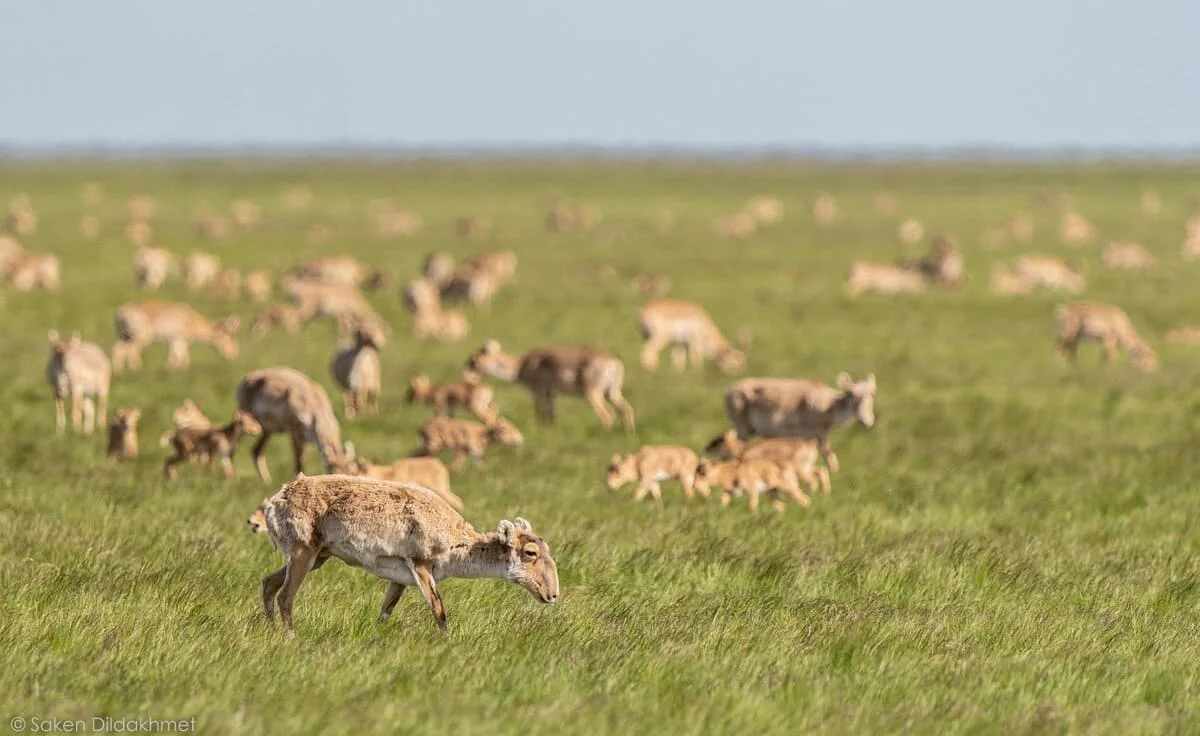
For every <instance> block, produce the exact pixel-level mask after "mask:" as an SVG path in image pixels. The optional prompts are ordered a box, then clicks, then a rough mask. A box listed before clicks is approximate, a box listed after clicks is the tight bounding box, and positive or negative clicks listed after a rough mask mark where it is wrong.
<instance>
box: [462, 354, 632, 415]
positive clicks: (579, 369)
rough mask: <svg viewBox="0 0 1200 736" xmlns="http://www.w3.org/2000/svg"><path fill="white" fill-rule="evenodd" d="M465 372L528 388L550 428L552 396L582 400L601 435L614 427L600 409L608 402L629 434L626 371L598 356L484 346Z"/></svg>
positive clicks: (614, 361) (612, 359)
mask: <svg viewBox="0 0 1200 736" xmlns="http://www.w3.org/2000/svg"><path fill="white" fill-rule="evenodd" d="M467 370H471V371H475V372H477V373H482V374H484V375H486V376H492V377H493V378H498V379H500V380H501V381H508V382H510V383H511V382H514V381H515V382H516V383H520V384H522V385H523V386H525V387H526V388H528V389H529V390H530V391H531V392H532V393H533V403H534V407H535V408H536V410H537V415H538V419H540V420H541V421H543V422H546V423H553V422H554V395H555V394H556V393H562V394H566V395H568V396H583V397H584V398H585V399H586V400H587V402H588V405H589V406H591V407H592V411H594V412H595V413H596V416H597V417H599V419H600V424H601V425H602V426H603V427H604V428H605V429H609V428H611V427H612V423H613V417H612V412H610V411H609V410H608V408H607V407H606V406H605V402H608V403H609V404H611V405H612V406H613V407H614V408H615V409H616V410H617V411H618V412H619V413H620V414H621V423H622V424H623V425H624V426H625V429H627V430H629V431H631V432H632V431H633V430H634V416H633V407H632V406H630V405H629V402H628V401H626V400H625V397H624V396H623V395H622V394H621V386H622V384H623V383H624V382H625V365H624V364H623V363H622V362H621V361H620V360H619V359H617V358H615V357H613V356H612V355H609V354H608V353H606V352H604V351H602V350H597V349H595V348H582V347H556V348H541V349H538V350H530V351H529V352H527V353H525V354H524V355H508V354H506V353H505V352H503V350H502V349H501V348H500V343H498V342H496V341H495V340H488V341H487V342H486V343H484V344H483V346H482V347H481V348H479V349H478V350H476V351H475V352H474V353H473V354H472V355H471V357H470V358H469V359H468V360H467Z"/></svg>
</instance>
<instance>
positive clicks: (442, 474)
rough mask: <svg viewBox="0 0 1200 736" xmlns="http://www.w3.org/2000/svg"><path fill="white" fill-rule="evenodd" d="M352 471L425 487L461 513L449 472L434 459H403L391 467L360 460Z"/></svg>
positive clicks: (460, 506)
mask: <svg viewBox="0 0 1200 736" xmlns="http://www.w3.org/2000/svg"><path fill="white" fill-rule="evenodd" d="M354 469H355V472H354V474H355V475H365V476H367V477H369V478H378V479H379V480H391V481H398V482H400V483H416V484H417V485H420V486H425V487H426V488H428V489H430V490H432V491H433V492H434V493H436V494H438V495H439V496H441V497H442V500H443V501H445V502H446V503H448V504H450V505H451V506H453V507H454V508H456V509H458V510H459V511H462V507H463V501H462V499H461V498H459V497H458V496H456V495H455V494H454V493H452V492H451V491H450V470H449V468H447V467H446V464H445V463H443V462H442V461H441V460H439V459H437V458H436V457H404V458H400V459H399V460H396V461H394V462H392V464H391V465H383V464H381V463H377V462H371V461H369V460H361V459H360V460H355V461H354Z"/></svg>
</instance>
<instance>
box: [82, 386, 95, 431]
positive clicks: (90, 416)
mask: <svg viewBox="0 0 1200 736" xmlns="http://www.w3.org/2000/svg"><path fill="white" fill-rule="evenodd" d="M95 431H96V400H95V399H93V398H92V397H91V396H85V397H84V399H83V433H84V434H87V435H90V434H92V433H93V432H95Z"/></svg>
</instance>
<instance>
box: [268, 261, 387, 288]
mask: <svg viewBox="0 0 1200 736" xmlns="http://www.w3.org/2000/svg"><path fill="white" fill-rule="evenodd" d="M290 276H291V277H292V278H294V279H299V280H301V281H311V282H314V283H318V284H327V285H330V286H350V287H354V288H355V289H357V288H359V287H363V286H370V287H373V288H379V287H382V286H385V285H386V284H387V282H388V279H389V276H388V275H387V274H386V273H385V272H383V271H379V270H375V269H372V268H371V267H370V266H367V265H366V264H364V263H361V262H359V261H356V260H355V259H353V258H351V257H349V256H318V257H316V258H310V259H309V260H307V261H305V262H304V263H302V264H300V265H299V266H297V267H296V268H294V269H292V272H291V274H290Z"/></svg>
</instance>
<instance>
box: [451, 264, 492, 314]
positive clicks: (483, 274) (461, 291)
mask: <svg viewBox="0 0 1200 736" xmlns="http://www.w3.org/2000/svg"><path fill="white" fill-rule="evenodd" d="M499 288H500V284H499V278H498V277H497V276H496V274H494V273H492V272H491V271H490V270H487V269H486V268H484V267H482V266H477V265H474V264H470V263H467V264H464V265H462V266H460V267H459V268H457V269H455V271H454V273H453V274H451V275H450V280H449V281H447V282H446V283H445V284H444V285H442V287H441V297H442V300H443V301H446V302H455V301H465V302H467V303H468V304H470V305H471V306H472V307H475V308H476V309H484V310H486V309H487V308H488V307H489V306H491V303H492V297H494V296H495V295H496V291H497V290H498V289H499Z"/></svg>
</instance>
